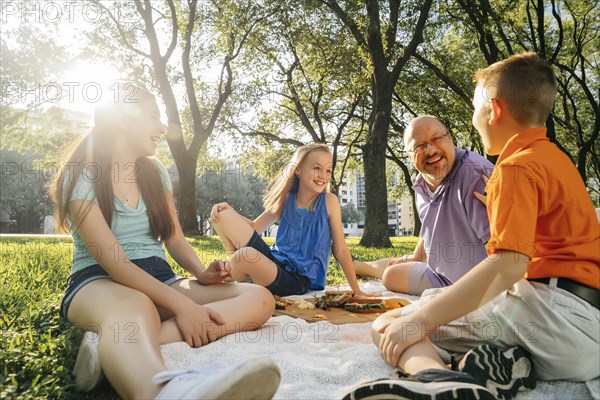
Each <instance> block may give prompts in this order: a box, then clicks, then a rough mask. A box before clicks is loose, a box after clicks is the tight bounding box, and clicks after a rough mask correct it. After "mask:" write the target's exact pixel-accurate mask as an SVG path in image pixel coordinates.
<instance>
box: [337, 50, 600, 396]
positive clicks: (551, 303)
mask: <svg viewBox="0 0 600 400" xmlns="http://www.w3.org/2000/svg"><path fill="white" fill-rule="evenodd" d="M474 81H475V83H476V84H477V88H476V89H475V95H474V98H473V105H474V108H475V110H474V113H473V125H474V126H475V127H476V128H477V130H478V131H479V133H480V135H481V138H482V141H483V144H484V146H485V148H486V152H487V153H488V154H490V155H499V157H498V161H497V163H496V167H495V169H494V173H493V174H492V176H491V178H490V181H489V183H488V185H487V187H486V190H487V194H488V196H487V206H488V216H489V219H490V240H489V242H488V244H487V250H488V254H489V256H488V257H487V258H486V259H485V260H483V261H482V262H480V263H479V264H478V265H476V266H475V267H474V268H473V269H472V270H471V271H469V272H468V273H467V274H466V275H465V276H463V277H462V278H461V279H459V280H458V281H457V282H455V283H454V284H453V285H452V286H450V287H448V288H442V289H431V290H428V291H426V292H424V293H423V296H422V297H421V300H420V301H419V302H417V303H413V305H411V306H409V307H407V308H405V309H398V310H394V311H390V312H388V313H386V314H383V315H382V316H380V317H379V318H378V319H377V320H376V321H375V322H374V323H373V329H372V333H373V340H374V342H375V344H376V345H377V346H378V347H379V349H380V350H381V353H382V356H383V358H384V359H385V360H386V361H387V362H388V363H389V364H391V365H392V366H394V367H399V368H400V369H401V370H403V371H404V372H406V374H407V376H406V377H405V378H403V379H395V380H392V379H388V380H380V381H374V382H369V383H366V384H363V385H360V386H359V387H357V388H356V389H355V390H353V392H352V393H350V394H348V395H347V396H346V398H348V399H363V398H375V397H376V396H381V397H377V398H419V399H425V398H461V399H463V398H478V399H488V398H489V399H493V398H495V397H499V398H512V397H513V396H514V395H515V394H516V392H517V391H518V390H519V388H520V387H522V386H524V387H527V388H534V387H535V378H536V377H537V378H540V379H545V380H554V379H562V380H571V381H585V380H589V379H594V378H596V377H598V376H600V352H599V351H600V338H599V336H600V311H599V310H598V308H599V307H600V290H599V289H600V225H599V224H598V221H597V219H596V215H595V212H594V208H593V205H592V203H591V201H590V199H589V196H588V194H587V192H586V190H585V187H584V184H583V182H582V180H581V178H580V176H579V174H578V172H577V170H576V169H575V166H574V165H573V163H572V162H571V161H570V160H569V159H568V157H566V156H565V154H563V153H562V152H561V151H560V150H559V149H558V148H557V147H556V146H555V145H554V144H552V143H550V142H549V141H548V139H547V138H546V135H545V133H546V128H545V127H544V124H545V121H546V119H547V118H548V115H549V114H550V111H551V110H552V106H553V104H554V98H555V97H556V87H557V83H556V78H555V76H554V73H553V71H552V68H551V67H550V66H549V65H548V64H547V63H546V62H545V61H544V60H542V59H541V58H539V57H538V56H537V55H536V54H535V53H524V54H519V55H515V56H512V57H509V58H508V59H506V60H503V61H500V62H497V63H495V64H493V65H491V66H489V67H487V68H485V69H483V70H480V71H478V72H477V73H476V74H475V77H474ZM467 294H468V295H467ZM433 344H435V345H437V346H439V347H440V348H442V349H445V350H446V351H449V352H453V353H458V354H464V353H466V354H465V355H464V357H463V358H462V360H461V362H460V364H459V370H458V371H455V370H450V369H448V368H447V367H446V363H445V362H443V361H442V359H441V358H440V356H439V355H438V352H437V351H436V349H435V347H434V346H433ZM440 396H442V397H440ZM443 396H445V397H443Z"/></svg>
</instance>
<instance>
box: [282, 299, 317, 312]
mask: <svg viewBox="0 0 600 400" xmlns="http://www.w3.org/2000/svg"><path fill="white" fill-rule="evenodd" d="M286 301H287V302H288V304H290V305H294V306H296V307H298V309H300V310H314V309H315V305H314V304H313V303H310V302H308V301H306V300H305V299H299V298H290V299H286Z"/></svg>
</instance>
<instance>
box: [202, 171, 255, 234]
mask: <svg viewBox="0 0 600 400" xmlns="http://www.w3.org/2000/svg"><path fill="white" fill-rule="evenodd" d="M266 186H267V182H266V181H264V180H261V179H259V178H258V177H256V176H254V175H252V174H251V173H250V171H248V170H246V169H241V168H240V167H239V166H238V165H236V166H235V168H233V169H226V168H223V167H222V168H220V169H217V170H215V169H207V170H205V171H204V172H203V173H202V174H201V175H200V176H199V177H198V179H197V181H196V202H197V207H196V210H197V213H198V215H199V216H200V221H201V223H202V222H203V221H208V219H209V217H210V211H211V210H212V207H213V205H215V204H217V203H221V202H226V203H229V205H231V207H233V208H234V209H235V210H236V211H237V212H239V213H240V214H242V215H243V216H245V217H246V218H250V219H255V218H256V217H258V216H259V215H260V213H261V212H262V210H263V206H262V195H263V193H264V190H265V187H266Z"/></svg>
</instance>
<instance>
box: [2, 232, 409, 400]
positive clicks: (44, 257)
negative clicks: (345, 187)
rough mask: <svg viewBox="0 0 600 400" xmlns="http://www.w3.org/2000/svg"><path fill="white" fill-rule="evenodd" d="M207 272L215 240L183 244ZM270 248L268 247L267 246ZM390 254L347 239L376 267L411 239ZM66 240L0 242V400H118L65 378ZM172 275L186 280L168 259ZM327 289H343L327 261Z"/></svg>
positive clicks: (69, 358)
mask: <svg viewBox="0 0 600 400" xmlns="http://www.w3.org/2000/svg"><path fill="white" fill-rule="evenodd" d="M188 241H189V242H190V244H191V245H192V246H193V247H194V249H195V250H196V253H197V254H198V257H199V258H200V259H201V260H202V262H204V263H205V264H207V263H209V262H210V261H212V260H213V259H215V258H226V255H225V252H224V251H223V247H222V245H221V243H220V242H219V240H218V238H216V237H208V236H205V237H198V238H190V239H188ZM265 241H266V242H267V243H268V244H272V243H273V239H271V238H265ZM392 241H393V243H394V246H395V248H394V249H367V248H364V247H361V246H358V245H357V243H358V239H357V238H350V239H348V244H349V247H350V250H351V252H352V254H353V255H354V257H355V258H357V259H360V260H374V259H377V258H382V257H391V256H398V255H400V254H404V253H408V252H412V250H413V248H414V246H415V243H416V239H415V238H393V239H392ZM72 256H73V245H72V240H71V238H69V237H44V238H39V237H36V238H33V237H9V236H2V237H0V287H2V295H1V296H0V308H1V309H2V319H1V320H0V397H1V398H6V399H46V398H56V399H73V400H75V399H84V400H88V399H89V400H92V399H118V396H117V395H116V393H115V392H114V390H113V389H112V388H110V386H109V385H103V386H101V387H100V388H98V389H96V390H94V391H93V392H91V393H89V394H83V393H79V392H77V391H76V389H75V384H74V378H73V376H72V374H71V371H72V369H73V366H74V364H75V357H76V355H77V350H78V347H79V343H80V341H81V337H82V334H81V332H80V331H78V330H77V329H76V328H74V327H72V326H71V325H70V324H69V323H68V322H66V321H65V320H64V319H63V318H62V317H61V316H60V315H59V307H60V301H61V299H62V293H63V290H64V288H65V284H66V280H67V277H68V275H69V271H70V268H71V259H72ZM168 261H169V263H171V265H173V266H174V270H175V272H176V273H177V274H180V275H182V276H188V274H187V273H186V272H185V271H184V270H183V269H182V268H181V267H179V266H178V265H176V264H175V262H174V261H173V259H171V258H170V257H169V259H168ZM329 266H330V268H329V274H328V276H327V284H328V285H332V286H336V285H342V284H344V283H346V278H345V277H344V274H343V272H342V271H341V268H340V267H339V265H338V263H337V262H336V261H335V258H333V257H332V258H331V260H330V264H329Z"/></svg>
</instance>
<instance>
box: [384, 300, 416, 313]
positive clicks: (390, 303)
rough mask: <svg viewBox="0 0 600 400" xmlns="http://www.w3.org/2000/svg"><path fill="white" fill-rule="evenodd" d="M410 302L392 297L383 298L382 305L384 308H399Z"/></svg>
mask: <svg viewBox="0 0 600 400" xmlns="http://www.w3.org/2000/svg"><path fill="white" fill-rule="evenodd" d="M409 304H410V301H408V300H406V299H400V298H394V299H386V300H383V305H384V306H385V309H386V310H395V309H396V308H401V307H404V306H407V305H409Z"/></svg>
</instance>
